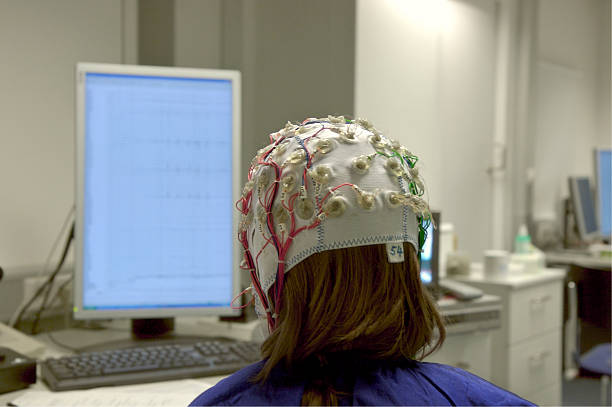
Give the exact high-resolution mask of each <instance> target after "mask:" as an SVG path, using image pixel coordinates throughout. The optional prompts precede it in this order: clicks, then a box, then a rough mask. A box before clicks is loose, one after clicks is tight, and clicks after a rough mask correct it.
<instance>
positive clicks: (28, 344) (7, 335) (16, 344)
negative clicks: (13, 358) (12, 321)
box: [0, 322, 45, 359]
mask: <svg viewBox="0 0 612 407" xmlns="http://www.w3.org/2000/svg"><path fill="white" fill-rule="evenodd" d="M0 346H2V347H3V348H9V349H11V350H14V351H15V352H17V353H21V354H22V355H25V356H29V357H30V358H32V359H36V358H39V357H41V356H42V355H43V353H44V352H45V345H44V344H43V343H41V342H39V341H37V340H36V339H34V338H32V337H31V336H28V335H26V334H24V333H23V332H21V331H18V330H16V329H13V328H11V327H9V326H6V325H5V324H3V323H2V322H0Z"/></svg>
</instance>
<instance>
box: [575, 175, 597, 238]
mask: <svg viewBox="0 0 612 407" xmlns="http://www.w3.org/2000/svg"><path fill="white" fill-rule="evenodd" d="M569 191H570V199H571V203H572V207H573V209H574V210H573V213H574V219H575V220H576V225H577V226H578V233H579V235H580V240H582V241H583V242H585V243H588V242H591V241H593V240H595V239H597V238H598V237H599V227H598V225H597V214H596V213H595V203H594V202H593V192H592V191H591V182H590V181H589V178H588V177H569Z"/></svg>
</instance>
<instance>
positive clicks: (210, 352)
mask: <svg viewBox="0 0 612 407" xmlns="http://www.w3.org/2000/svg"><path fill="white" fill-rule="evenodd" d="M260 346H261V345H260V344H258V343H255V342H238V341H225V340H204V341H201V342H195V343H191V344H164V345H157V346H142V347H138V348H127V349H118V350H105V351H101V352H88V353H81V354H77V355H74V356H67V357H62V358H57V359H56V358H51V359H47V360H45V361H43V362H42V363H41V374H42V377H43V379H44V380H45V382H46V383H47V385H48V386H49V388H50V389H51V390H53V391H61V390H76V389H89V388H93V387H102V386H120V385H127V384H136V383H148V382H156V381H165V380H176V379H184V378H189V377H203V376H218V375H225V374H229V373H233V372H235V371H236V370H239V369H241V368H243V367H245V366H247V365H249V364H251V363H253V362H256V361H258V360H259V359H260Z"/></svg>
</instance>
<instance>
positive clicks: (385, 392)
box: [352, 361, 532, 406]
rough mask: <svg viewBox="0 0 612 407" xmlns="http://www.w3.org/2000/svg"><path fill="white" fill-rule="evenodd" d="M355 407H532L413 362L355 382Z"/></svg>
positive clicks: (442, 368)
mask: <svg viewBox="0 0 612 407" xmlns="http://www.w3.org/2000/svg"><path fill="white" fill-rule="evenodd" d="M352 404H354V405H421V406H427V405H437V406H441V405H457V406H470V405H471V406H474V405H476V406H481V405H500V406H501V405H512V406H519V405H532V403H530V402H528V401H527V400H524V399H522V398H520V397H518V396H517V395H515V394H513V393H511V392H509V391H506V390H504V389H502V388H499V387H497V386H495V385H494V384H492V383H489V382H488V381H486V380H484V379H482V378H480V377H478V376H476V375H473V374H471V373H468V372H466V371H465V370H462V369H459V368H455V367H452V366H447V365H442V364H437V363H425V362H414V361H410V362H409V363H398V364H386V365H380V366H379V368H376V369H374V370H370V371H368V373H366V374H360V375H358V376H357V378H356V382H355V387H354V393H353V400H352Z"/></svg>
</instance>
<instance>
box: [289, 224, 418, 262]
mask: <svg viewBox="0 0 612 407" xmlns="http://www.w3.org/2000/svg"><path fill="white" fill-rule="evenodd" d="M400 240H401V241H404V242H409V243H411V244H412V245H413V246H414V247H418V243H417V239H416V237H414V236H410V235H408V234H407V233H406V234H405V235H404V236H401V235H378V236H368V237H361V238H355V239H348V240H342V241H339V242H334V243H331V244H328V245H324V246H325V250H333V249H339V248H343V247H355V246H367V245H368V244H378V243H388V242H393V241H400ZM320 251H321V250H319V245H317V246H314V247H311V248H309V249H306V250H302V251H301V252H299V253H297V254H296V255H294V256H293V257H292V258H291V260H289V261H288V262H287V266H288V267H287V269H289V268H291V267H293V266H294V265H296V264H298V263H299V262H301V261H302V260H304V259H305V258H307V257H308V256H311V255H313V254H315V253H319V252H320Z"/></svg>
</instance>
